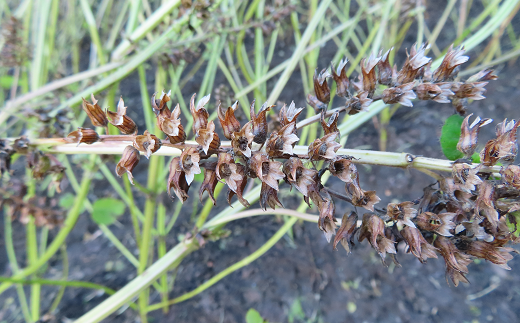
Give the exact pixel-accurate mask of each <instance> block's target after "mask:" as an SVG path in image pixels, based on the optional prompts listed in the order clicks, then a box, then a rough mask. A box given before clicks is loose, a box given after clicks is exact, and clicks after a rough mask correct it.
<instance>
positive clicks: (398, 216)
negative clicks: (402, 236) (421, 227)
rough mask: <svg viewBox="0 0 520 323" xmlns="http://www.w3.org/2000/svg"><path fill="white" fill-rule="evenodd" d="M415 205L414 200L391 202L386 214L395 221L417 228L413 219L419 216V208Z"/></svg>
mask: <svg viewBox="0 0 520 323" xmlns="http://www.w3.org/2000/svg"><path fill="white" fill-rule="evenodd" d="M413 205H414V204H413V203H412V202H402V203H399V204H397V203H389V204H388V206H387V207H386V214H387V215H388V216H389V217H390V219H392V220H394V221H397V222H400V223H402V224H405V225H407V226H409V227H412V228H415V224H414V223H413V222H412V219H413V218H415V217H416V216H417V210H416V209H414V208H413V207H412V206H413Z"/></svg>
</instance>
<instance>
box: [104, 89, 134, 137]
mask: <svg viewBox="0 0 520 323" xmlns="http://www.w3.org/2000/svg"><path fill="white" fill-rule="evenodd" d="M126 108H127V107H125V102H124V101H123V97H120V98H119V102H118V103H117V112H113V111H108V109H107V110H106V111H105V112H106V115H107V117H108V121H109V122H110V124H112V125H113V126H116V127H117V129H119V131H121V132H122V133H124V134H125V135H130V134H136V133H137V125H136V124H135V122H134V121H133V120H132V119H130V118H129V117H128V116H127V115H126Z"/></svg>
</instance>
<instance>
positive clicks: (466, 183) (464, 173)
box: [451, 163, 482, 193]
mask: <svg viewBox="0 0 520 323" xmlns="http://www.w3.org/2000/svg"><path fill="white" fill-rule="evenodd" d="M479 169H480V167H479V166H477V167H475V168H472V167H471V166H470V165H469V164H466V163H454V164H453V168H452V171H451V174H452V176H453V181H454V182H455V184H458V187H459V189H460V190H462V191H464V192H468V193H470V192H471V191H474V190H475V185H480V184H481V183H482V180H481V179H480V177H478V176H477V173H478V171H479Z"/></svg>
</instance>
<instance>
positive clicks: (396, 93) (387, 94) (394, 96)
mask: <svg viewBox="0 0 520 323" xmlns="http://www.w3.org/2000/svg"><path fill="white" fill-rule="evenodd" d="M413 88H414V82H410V83H406V84H403V85H399V86H397V87H391V88H387V89H385V90H384V91H383V102H384V103H386V104H395V103H400V104H401V105H403V106H406V107H412V106H413V104H412V101H411V100H413V99H415V97H416V95H415V92H414V91H413Z"/></svg>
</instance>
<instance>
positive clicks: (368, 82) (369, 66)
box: [361, 55, 381, 98]
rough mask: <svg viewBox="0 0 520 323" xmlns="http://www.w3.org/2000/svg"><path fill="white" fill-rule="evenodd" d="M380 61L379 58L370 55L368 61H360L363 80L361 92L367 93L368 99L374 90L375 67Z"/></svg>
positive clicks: (375, 83) (375, 80)
mask: <svg viewBox="0 0 520 323" xmlns="http://www.w3.org/2000/svg"><path fill="white" fill-rule="evenodd" d="M380 60H381V57H374V56H373V55H370V57H369V58H368V59H365V58H363V59H362V60H361V75H362V80H363V91H365V92H367V93H368V97H370V98H371V97H372V96H373V95H374V92H375V90H376V85H377V77H376V65H377V63H379V61H380Z"/></svg>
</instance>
